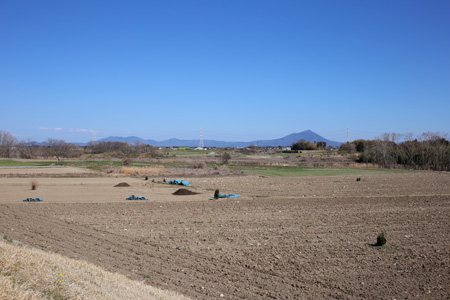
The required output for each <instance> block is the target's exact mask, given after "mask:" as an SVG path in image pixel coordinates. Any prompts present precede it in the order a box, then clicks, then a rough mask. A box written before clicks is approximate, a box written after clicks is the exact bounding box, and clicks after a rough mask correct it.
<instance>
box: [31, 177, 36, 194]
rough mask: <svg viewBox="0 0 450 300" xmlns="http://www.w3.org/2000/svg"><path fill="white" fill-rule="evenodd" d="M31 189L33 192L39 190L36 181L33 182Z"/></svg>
mask: <svg viewBox="0 0 450 300" xmlns="http://www.w3.org/2000/svg"><path fill="white" fill-rule="evenodd" d="M31 189H32V190H33V191H34V190H36V189H37V181H36V180H33V181H31Z"/></svg>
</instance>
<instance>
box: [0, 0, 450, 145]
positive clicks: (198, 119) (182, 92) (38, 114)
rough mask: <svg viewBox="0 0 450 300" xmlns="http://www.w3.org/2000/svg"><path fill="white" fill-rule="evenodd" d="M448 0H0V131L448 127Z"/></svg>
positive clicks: (59, 134)
mask: <svg viewBox="0 0 450 300" xmlns="http://www.w3.org/2000/svg"><path fill="white" fill-rule="evenodd" d="M449 15H450V2H449V1H446V0H445V1H434V0H431V1H414V0H407V1H400V0H397V1H359V0H358V1H344V0H342V1H339V0H332V1H322V0H317V1H312V0H307V1H306V0H305V1H300V0H296V1H274V0H273V1H265V0H258V1H256V0H252V1H250V0H226V1H225V0H205V1H197V0H194V1H188V0H183V1H171V0H167V1H162V0H161V1H115V0H108V1H97V0H77V1H75V0H72V1H69V0H68V1H60V0H58V1H47V0H40V1H34V0H33V1H23V0H4V1H1V2H0V102H1V107H0V130H3V131H7V132H10V133H12V134H14V135H15V136H16V137H17V138H18V139H19V140H20V139H32V140H36V141H43V140H46V139H47V138H62V139H65V140H66V141H69V142H87V141H89V140H92V138H93V137H94V133H95V137H96V138H97V139H100V138H103V137H107V136H130V135H135V136H139V137H142V138H148V139H155V140H164V139H167V138H173V137H175V138H183V139H198V138H199V134H200V128H203V136H204V138H205V139H216V140H226V141H250V140H257V139H273V138H279V137H282V136H285V135H287V134H290V133H294V132H300V131H303V130H307V129H311V130H313V131H314V132H316V133H318V134H320V135H322V136H324V137H325V138H328V139H330V140H336V141H345V140H346V130H347V127H349V133H350V140H354V139H358V138H367V139H370V138H375V137H377V136H380V135H381V134H383V133H385V132H396V133H408V132H411V133H414V134H416V135H418V134H421V133H422V132H428V131H430V132H441V133H447V134H448V133H449V132H450V118H449V117H448V115H449V112H450V55H449V53H450V18H449V17H448V16H449Z"/></svg>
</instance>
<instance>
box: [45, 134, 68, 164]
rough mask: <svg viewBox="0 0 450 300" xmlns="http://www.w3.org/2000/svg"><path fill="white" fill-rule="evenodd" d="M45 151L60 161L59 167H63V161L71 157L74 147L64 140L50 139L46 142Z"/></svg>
mask: <svg viewBox="0 0 450 300" xmlns="http://www.w3.org/2000/svg"><path fill="white" fill-rule="evenodd" d="M44 146H45V150H46V153H47V155H48V156H53V157H55V158H56V159H57V160H58V165H62V162H63V159H64V158H65V157H68V156H69V155H70V151H71V150H72V145H71V144H68V143H66V142H65V141H64V140H56V139H48V140H47V141H46V142H44Z"/></svg>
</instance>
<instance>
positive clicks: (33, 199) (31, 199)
mask: <svg viewBox="0 0 450 300" xmlns="http://www.w3.org/2000/svg"><path fill="white" fill-rule="evenodd" d="M41 201H44V200H42V198H27V199H25V200H23V202H41Z"/></svg>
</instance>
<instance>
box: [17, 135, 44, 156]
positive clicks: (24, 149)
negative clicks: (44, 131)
mask: <svg viewBox="0 0 450 300" xmlns="http://www.w3.org/2000/svg"><path fill="white" fill-rule="evenodd" d="M17 149H18V151H19V156H20V158H35V157H36V156H37V155H38V151H39V145H38V144H37V143H36V142H33V141H31V139H28V140H26V141H24V140H22V141H20V143H18V144H17Z"/></svg>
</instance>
